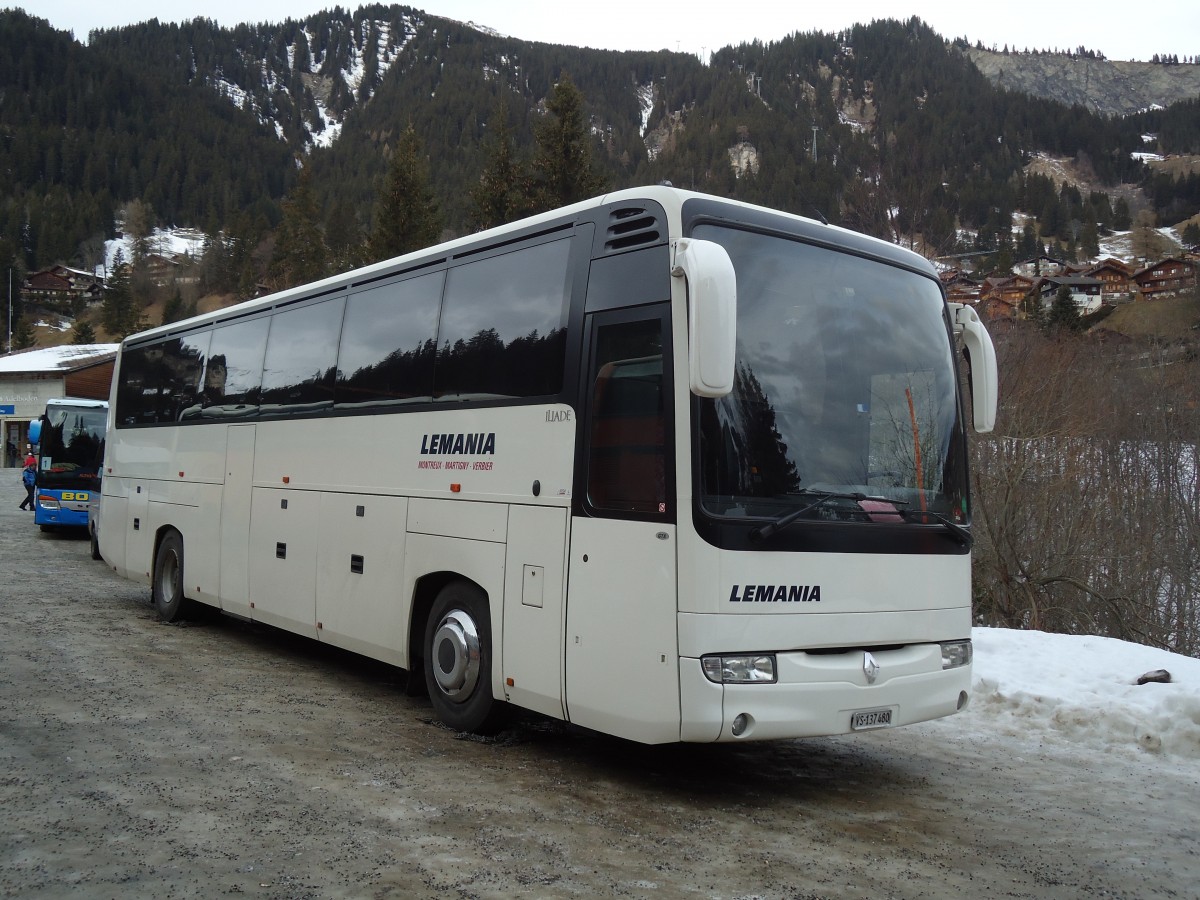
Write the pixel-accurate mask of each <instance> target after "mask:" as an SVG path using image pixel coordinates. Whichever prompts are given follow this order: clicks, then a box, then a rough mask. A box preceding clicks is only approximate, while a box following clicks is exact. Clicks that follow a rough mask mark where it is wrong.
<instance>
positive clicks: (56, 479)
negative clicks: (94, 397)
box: [38, 404, 108, 488]
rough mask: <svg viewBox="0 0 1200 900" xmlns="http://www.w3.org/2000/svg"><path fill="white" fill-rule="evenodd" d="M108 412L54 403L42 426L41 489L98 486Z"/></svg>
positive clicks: (47, 412) (39, 474) (49, 407)
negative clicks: (96, 484)
mask: <svg viewBox="0 0 1200 900" xmlns="http://www.w3.org/2000/svg"><path fill="white" fill-rule="evenodd" d="M107 418H108V410H106V409H105V408H103V407H100V406H70V405H63V404H51V405H50V406H48V407H47V408H46V416H45V420H44V423H43V425H42V433H41V441H40V445H39V446H40V455H41V461H40V464H39V466H38V486H39V487H42V488H69V487H88V486H95V483H96V480H97V472H98V471H99V468H100V449H101V446H102V444H103V442H104V429H105V422H106V419H107Z"/></svg>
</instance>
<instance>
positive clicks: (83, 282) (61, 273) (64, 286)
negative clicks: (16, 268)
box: [21, 266, 104, 304]
mask: <svg viewBox="0 0 1200 900" xmlns="http://www.w3.org/2000/svg"><path fill="white" fill-rule="evenodd" d="M21 296H22V297H24V298H25V300H27V301H29V302H32V303H46V302H49V303H59V304H69V303H70V302H71V301H73V300H76V299H82V300H83V301H84V302H85V303H98V302H99V301H101V300H103V299H104V285H103V284H102V283H101V282H100V280H99V279H98V278H96V276H95V275H92V274H91V273H89V272H82V271H80V270H79V269H71V268H68V267H67V266H51V267H50V268H49V269H42V270H41V271H40V272H30V273H29V275H28V276H26V278H25V280H24V281H22V282H21Z"/></svg>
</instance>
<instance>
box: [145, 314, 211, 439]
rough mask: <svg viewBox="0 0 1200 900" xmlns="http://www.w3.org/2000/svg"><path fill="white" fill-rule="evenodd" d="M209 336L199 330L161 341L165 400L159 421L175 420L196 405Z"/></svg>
mask: <svg viewBox="0 0 1200 900" xmlns="http://www.w3.org/2000/svg"><path fill="white" fill-rule="evenodd" d="M211 339H212V332H211V331H201V332H197V333H196V334H189V335H186V336H185V337H181V338H175V339H174V340H170V341H166V342H164V344H163V349H164V353H163V376H164V385H165V387H164V390H163V393H164V398H163V399H164V400H165V401H166V402H165V403H164V405H163V406H162V407H161V408H160V409H159V415H158V421H159V422H160V423H169V422H176V421H178V420H180V419H182V418H184V416H185V413H186V411H187V410H188V409H191V408H192V407H194V406H195V405H196V402H197V399H196V398H197V397H198V395H199V393H200V377H201V375H202V374H203V373H204V361H205V359H206V358H207V356H208V344H209V341H210V340H211Z"/></svg>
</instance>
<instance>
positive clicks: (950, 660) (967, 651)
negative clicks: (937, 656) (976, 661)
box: [942, 641, 974, 669]
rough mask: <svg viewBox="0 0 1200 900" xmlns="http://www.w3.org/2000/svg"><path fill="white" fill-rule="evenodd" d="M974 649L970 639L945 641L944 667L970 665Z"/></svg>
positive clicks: (951, 667) (954, 667)
mask: <svg viewBox="0 0 1200 900" xmlns="http://www.w3.org/2000/svg"><path fill="white" fill-rule="evenodd" d="M973 656H974V651H973V650H972V649H971V642H970V641H945V642H943V644H942V668H943V669H957V668H958V667H959V666H969V665H970V664H971V658H972V657H973Z"/></svg>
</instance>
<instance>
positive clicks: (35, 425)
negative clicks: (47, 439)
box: [29, 419, 42, 445]
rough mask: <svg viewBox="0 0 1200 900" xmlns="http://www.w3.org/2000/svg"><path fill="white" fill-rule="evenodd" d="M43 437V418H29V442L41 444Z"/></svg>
mask: <svg viewBox="0 0 1200 900" xmlns="http://www.w3.org/2000/svg"><path fill="white" fill-rule="evenodd" d="M41 438H42V420H41V419H30V420H29V443H31V444H35V445H36V444H40V443H41V442H42V440H41Z"/></svg>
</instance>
